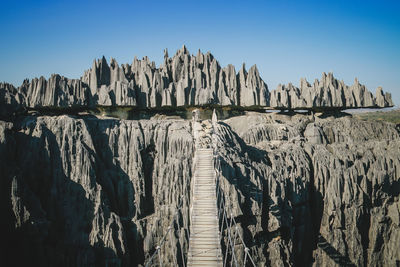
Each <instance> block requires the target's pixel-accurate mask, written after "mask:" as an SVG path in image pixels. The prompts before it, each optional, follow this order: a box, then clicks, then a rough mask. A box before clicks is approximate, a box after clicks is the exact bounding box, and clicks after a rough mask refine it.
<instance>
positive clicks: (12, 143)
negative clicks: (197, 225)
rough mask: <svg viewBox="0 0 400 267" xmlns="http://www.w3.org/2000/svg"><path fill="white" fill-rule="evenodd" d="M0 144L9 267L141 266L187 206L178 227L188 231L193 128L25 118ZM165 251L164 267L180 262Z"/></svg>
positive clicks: (3, 130)
mask: <svg viewBox="0 0 400 267" xmlns="http://www.w3.org/2000/svg"><path fill="white" fill-rule="evenodd" d="M12 129H13V130H12ZM0 137H1V138H0V142H1V144H0V157H1V158H2V159H3V160H2V162H1V164H0V165H1V170H3V171H4V172H2V175H3V174H4V175H5V176H3V177H2V185H3V186H2V188H1V190H2V192H1V196H2V200H4V202H2V214H4V215H5V220H6V222H5V224H6V225H8V228H7V229H6V230H9V231H10V232H4V236H6V237H10V240H11V241H10V243H9V244H10V246H9V250H8V251H9V252H10V253H8V254H9V258H8V259H9V260H10V263H11V262H13V263H14V264H15V263H16V264H17V265H18V262H20V265H24V260H28V259H29V263H30V264H32V265H38V266H47V265H62V266H94V265H99V264H100V265H107V264H108V265H110V264H111V265H112V264H116V265H123V266H132V265H137V264H140V263H141V264H143V261H144V259H145V257H148V256H149V255H150V253H152V252H153V251H154V248H155V246H156V245H157V244H158V243H159V242H160V240H161V238H162V237H163V235H164V233H165V232H166V230H167V228H168V226H169V224H170V221H171V218H172V216H174V214H175V208H176V206H177V205H178V203H181V201H183V209H182V211H181V212H180V213H179V218H180V219H179V220H180V225H181V228H178V226H176V227H177V229H178V230H179V229H180V230H179V231H182V232H183V233H185V232H184V230H183V229H184V228H183V227H185V228H187V227H188V216H189V215H188V206H189V204H188V202H187V198H183V199H182V197H181V196H182V195H184V192H185V193H186V192H187V191H189V192H190V177H191V165H192V164H191V159H192V153H193V139H192V135H191V124H190V122H186V121H172V120H171V121H157V120H150V121H140V122H136V121H119V120H113V119H106V120H99V119H94V118H86V119H85V118H84V119H76V118H72V117H68V116H60V117H37V118H35V117H27V118H26V119H25V120H24V121H22V122H21V124H18V125H14V126H13V125H12V124H7V123H4V122H2V123H1V124H0ZM6 158H8V159H7V160H5V159H6ZM5 170H7V171H5ZM166 188H168V190H166ZM3 212H4V213H3ZM3 223H4V222H3ZM17 236H19V237H20V238H19V239H16V237H17ZM170 245H172V246H175V247H177V248H180V247H182V248H185V249H187V238H185V236H184V235H181V239H179V240H178V239H177V237H176V238H174V239H172V240H169V243H168V246H170ZM163 249H164V250H165V251H166V252H164V253H163V257H164V258H163V260H164V263H165V264H167V265H168V262H170V263H172V260H173V258H177V256H178V255H176V254H173V253H174V252H173V251H172V250H168V249H167V248H166V247H164V248H163ZM16 253H19V257H15V258H14V256H16V255H14V254H16ZM175 253H177V252H175ZM6 254H7V253H6ZM31 254H32V255H31ZM13 255H14V256H13ZM29 255H31V256H32V257H25V256H29ZM178 261H179V260H178ZM6 262H8V261H7V260H6ZM25 263H26V262H25Z"/></svg>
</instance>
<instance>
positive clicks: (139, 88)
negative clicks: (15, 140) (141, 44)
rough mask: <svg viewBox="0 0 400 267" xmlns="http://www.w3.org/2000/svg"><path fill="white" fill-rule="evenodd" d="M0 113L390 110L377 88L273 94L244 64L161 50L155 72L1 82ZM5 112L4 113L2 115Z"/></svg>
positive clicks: (137, 63) (329, 80)
mask: <svg viewBox="0 0 400 267" xmlns="http://www.w3.org/2000/svg"><path fill="white" fill-rule="evenodd" d="M0 101H1V103H2V108H1V109H2V113H4V112H7V111H8V113H13V112H14V111H15V110H17V109H19V108H21V107H27V108H40V107H49V108H65V107H94V106H130V107H138V108H142V109H144V108H162V107H180V106H202V105H220V106H240V107H245V108H246V107H272V108H278V109H299V108H340V109H343V108H360V107H388V106H393V102H392V100H391V95H390V94H389V93H383V91H382V88H380V87H379V88H378V89H377V92H376V96H373V95H372V93H371V92H369V91H368V90H367V89H366V87H365V86H364V85H361V84H360V83H359V82H358V80H357V79H356V80H355V82H354V84H353V85H352V86H347V85H345V84H344V82H343V81H338V80H336V79H335V78H334V77H333V74H332V73H329V74H325V73H324V74H323V76H322V79H321V81H318V80H315V82H314V84H313V85H310V84H309V83H308V82H307V81H306V80H305V79H302V80H301V81H300V87H299V88H298V87H295V86H294V85H292V84H289V85H287V86H286V85H279V86H278V88H277V89H276V90H274V91H272V92H271V93H270V92H269V91H268V87H267V85H266V83H265V82H264V81H263V80H262V79H261V77H260V74H259V72H258V69H257V66H256V65H254V66H252V67H251V68H250V69H249V70H248V71H247V70H246V68H245V65H244V64H243V65H242V67H241V68H240V70H239V71H238V72H236V70H235V67H234V66H233V65H230V64H229V65H227V66H226V67H221V66H220V64H219V62H218V61H217V60H216V59H215V58H214V56H213V55H212V54H211V53H210V52H207V53H206V54H203V53H201V52H200V50H199V52H198V53H197V55H191V54H190V53H189V51H188V50H187V49H186V47H185V46H183V47H182V48H181V49H180V50H178V51H177V52H176V54H175V55H174V56H173V57H169V56H168V52H167V51H166V50H165V51H164V61H163V63H162V64H161V65H160V66H159V67H156V65H155V63H154V62H151V61H150V60H149V59H148V58H147V57H144V58H143V59H141V60H139V59H137V58H135V59H134V60H133V62H132V64H122V65H119V64H118V63H117V61H116V60H115V59H113V58H112V59H111V61H110V63H108V62H107V60H106V59H105V58H104V57H102V58H101V59H99V60H95V61H94V62H93V65H92V68H91V69H89V70H87V71H85V73H84V74H83V76H82V77H81V78H80V79H68V78H66V77H63V76H60V75H57V74H53V75H52V76H51V77H50V78H49V79H48V80H46V79H45V78H44V77H40V78H35V79H32V80H25V81H24V82H23V84H22V85H21V86H20V87H18V88H15V87H14V86H12V85H10V84H6V83H0ZM3 110H4V112H3Z"/></svg>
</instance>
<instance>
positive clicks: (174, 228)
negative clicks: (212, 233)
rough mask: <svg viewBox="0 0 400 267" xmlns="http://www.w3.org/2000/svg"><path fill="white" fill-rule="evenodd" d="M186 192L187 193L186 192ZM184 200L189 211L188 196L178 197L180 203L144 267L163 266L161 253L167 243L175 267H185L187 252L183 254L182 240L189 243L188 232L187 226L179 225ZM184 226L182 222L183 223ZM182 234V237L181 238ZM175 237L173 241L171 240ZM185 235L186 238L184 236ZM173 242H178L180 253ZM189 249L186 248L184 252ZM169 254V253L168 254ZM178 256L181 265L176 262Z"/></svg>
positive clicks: (162, 254) (162, 253)
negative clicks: (179, 256)
mask: <svg viewBox="0 0 400 267" xmlns="http://www.w3.org/2000/svg"><path fill="white" fill-rule="evenodd" d="M186 192H187V191H186ZM184 200H186V203H187V205H188V207H187V208H188V209H189V203H190V202H189V198H188V194H187V193H186V194H183V195H181V196H180V202H179V204H178V205H177V207H176V208H175V213H174V215H173V216H172V219H171V222H170V224H169V227H168V228H167V231H166V232H165V233H164V235H163V236H162V238H161V240H160V241H159V242H158V244H157V246H156V247H155V251H154V252H153V253H152V255H151V256H150V257H149V258H148V259H147V260H145V264H144V266H145V267H153V266H160V267H162V266H163V265H164V263H163V259H164V251H163V246H164V245H166V243H167V242H170V244H169V247H170V248H171V250H172V260H173V263H174V264H175V266H183V267H185V266H187V265H186V260H185V255H187V254H188V253H187V251H186V252H184V246H183V243H184V239H187V241H189V239H190V231H189V225H188V226H187V227H184V225H181V223H180V214H183V212H182V210H183V209H184V208H185V206H184V205H183V203H184ZM183 224H184V222H183ZM182 229H183V232H182ZM182 233H183V236H182ZM174 235H175V239H174V238H173V237H174ZM185 235H186V236H185ZM174 240H179V242H178V243H179V245H180V246H179V248H180V252H179V253H178V251H177V249H178V247H177V244H174V243H173V241H174ZM188 249H189V248H188V247H187V248H186V250H188ZM169 254H171V253H169ZM178 254H180V255H181V260H182V261H181V265H180V264H179V262H178Z"/></svg>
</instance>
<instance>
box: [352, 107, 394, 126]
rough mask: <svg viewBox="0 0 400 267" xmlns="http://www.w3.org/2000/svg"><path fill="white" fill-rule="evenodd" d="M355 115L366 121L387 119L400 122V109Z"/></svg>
mask: <svg viewBox="0 0 400 267" xmlns="http://www.w3.org/2000/svg"><path fill="white" fill-rule="evenodd" d="M353 116H354V117H356V118H358V119H361V120H366V121H387V122H392V123H395V124H400V109H394V110H390V111H374V112H365V113H357V114H353Z"/></svg>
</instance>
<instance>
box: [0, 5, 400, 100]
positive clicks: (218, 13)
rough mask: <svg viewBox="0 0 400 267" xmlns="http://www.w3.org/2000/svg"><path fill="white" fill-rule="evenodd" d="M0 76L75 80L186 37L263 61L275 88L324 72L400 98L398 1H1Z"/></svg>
mask: <svg viewBox="0 0 400 267" xmlns="http://www.w3.org/2000/svg"><path fill="white" fill-rule="evenodd" d="M0 10H2V12H1V13H2V14H1V16H0V36H1V42H0V81H7V82H11V83H13V84H15V85H20V84H21V82H22V80H23V79H24V78H33V77H37V76H41V75H43V76H45V77H48V76H49V75H50V74H51V73H59V74H62V75H64V76H66V77H70V78H78V77H80V76H81V75H82V74H83V71H84V70H85V69H88V68H90V66H91V64H92V62H93V59H94V58H99V57H101V56H102V55H105V56H106V58H107V59H108V58H110V57H114V58H116V59H117V61H118V62H119V63H131V62H132V59H133V57H134V56H135V55H136V56H138V57H140V58H141V57H143V56H146V55H147V56H149V57H150V59H151V60H154V61H155V62H156V63H157V65H158V64H160V63H161V61H162V57H163V52H162V51H163V49H164V48H168V50H169V52H170V55H171V54H173V53H175V51H176V50H177V49H179V48H180V47H181V46H182V45H183V44H186V46H187V47H188V49H189V50H190V52H191V53H193V54H195V53H196V52H197V49H199V48H200V49H201V50H202V51H204V52H206V51H211V52H212V53H213V54H214V56H215V57H216V58H217V59H218V60H219V61H220V63H221V64H222V65H223V66H225V65H226V64H228V63H232V64H234V65H235V66H236V67H237V69H238V68H239V67H240V65H241V63H242V62H246V65H247V67H250V65H253V64H257V66H258V68H259V70H260V73H261V76H262V78H263V79H264V80H265V81H266V82H267V84H268V86H269V89H270V90H272V89H275V88H276V86H277V84H278V83H288V82H293V83H294V84H296V85H298V84H299V79H300V78H301V77H306V78H307V79H308V80H309V81H313V80H314V79H315V78H320V77H321V73H322V72H324V71H325V72H329V71H333V72H334V74H335V77H337V78H339V79H343V80H344V81H345V82H346V83H348V84H352V83H353V80H354V77H358V78H359V80H360V82H361V83H364V84H366V85H367V87H368V89H370V90H371V91H373V92H374V93H375V89H376V87H378V86H382V87H383V88H384V90H385V91H389V92H391V93H392V95H393V98H394V101H395V103H396V105H399V104H400V1H385V0H383V1H369V0H363V1H361V0H353V1H352V0H347V1H344V0H335V1H285V0H275V1H267V0H264V1H243V0H242V1H236V0H229V1H218V0H214V1H208V0H207V1H204V0H203V1H174V0H169V1H166V0H164V1H158V0H154V1H148V0H147V1H145V0H143V1H118V0H116V1H101V0H97V1H75V0H71V1H56V0H53V1H41V0H39V1H16V0H13V1H8V0H6V1H4V0H1V2H0Z"/></svg>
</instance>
